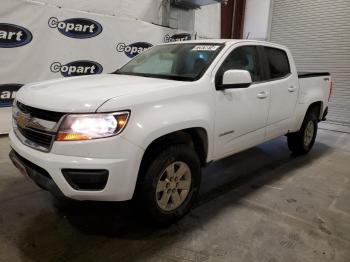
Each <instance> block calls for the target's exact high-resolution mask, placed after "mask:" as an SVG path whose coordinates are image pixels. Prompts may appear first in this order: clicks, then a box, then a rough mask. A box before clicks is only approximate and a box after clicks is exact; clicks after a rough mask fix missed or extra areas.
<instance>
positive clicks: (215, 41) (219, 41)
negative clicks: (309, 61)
mask: <svg viewBox="0 0 350 262" xmlns="http://www.w3.org/2000/svg"><path fill="white" fill-rule="evenodd" d="M241 42H244V43H253V44H261V45H266V46H273V47H279V48H282V49H285V48H286V47H284V46H282V45H279V44H275V43H272V42H267V41H260V40H251V39H197V40H186V41H181V42H177V41H174V42H169V43H164V44H179V43H182V44H185V43H187V44H196V43H202V44H205V43H208V44H230V45H231V44H236V43H241Z"/></svg>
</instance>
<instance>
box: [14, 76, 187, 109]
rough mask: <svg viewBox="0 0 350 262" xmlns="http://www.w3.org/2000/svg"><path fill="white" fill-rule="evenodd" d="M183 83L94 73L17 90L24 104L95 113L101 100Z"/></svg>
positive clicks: (104, 100)
mask: <svg viewBox="0 0 350 262" xmlns="http://www.w3.org/2000/svg"><path fill="white" fill-rule="evenodd" d="M182 84H186V82H180V81H174V80H167V79H157V78H148V77H139V76H129V75H114V74H109V75H107V74H105V75H94V76H82V77H73V78H64V79H57V80H50V81H45V82H39V83H35V84H30V85H25V86H24V87H22V88H21V89H20V91H19V92H18V93H17V99H18V101H20V102H22V103H23V104H25V105H28V106H32V107H36V108H40V109H45V110H50V111H57V112H65V113H71V112H80V113H85V112H95V111H96V110H97V109H98V108H99V107H100V106H101V105H102V104H103V103H104V102H106V101H107V100H109V99H112V98H118V97H122V96H126V95H132V94H138V95H139V94H142V93H146V92H147V93H149V92H154V91H157V90H159V89H164V88H169V87H172V86H179V85H182Z"/></svg>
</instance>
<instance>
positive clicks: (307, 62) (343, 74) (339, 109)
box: [270, 0, 350, 125]
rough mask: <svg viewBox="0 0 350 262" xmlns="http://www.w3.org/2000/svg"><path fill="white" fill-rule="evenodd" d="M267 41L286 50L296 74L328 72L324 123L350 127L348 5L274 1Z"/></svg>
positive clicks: (318, 0) (305, 0)
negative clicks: (330, 88) (328, 93)
mask: <svg viewBox="0 0 350 262" xmlns="http://www.w3.org/2000/svg"><path fill="white" fill-rule="evenodd" d="M270 39H271V41H272V42H276V43H279V44H283V45H286V46H288V47H289V48H290V49H291V51H292V53H293V55H294V58H295V60H296V64H297V67H298V71H329V72H331V74H332V76H333V80H334V92H333V97H332V99H331V101H330V105H329V115H328V117H327V118H328V120H329V121H332V122H337V123H342V124H346V125H350V1H349V0H333V1H324V0H296V1H289V0H274V1H273V10H272V24H271V34H270Z"/></svg>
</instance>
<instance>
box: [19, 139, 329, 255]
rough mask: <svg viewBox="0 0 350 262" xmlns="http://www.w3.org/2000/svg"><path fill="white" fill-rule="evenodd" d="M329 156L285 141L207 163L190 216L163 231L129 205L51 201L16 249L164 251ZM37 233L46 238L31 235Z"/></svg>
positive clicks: (26, 252)
mask: <svg viewBox="0 0 350 262" xmlns="http://www.w3.org/2000/svg"><path fill="white" fill-rule="evenodd" d="M331 150H332V148H330V147H329V146H327V145H325V144H322V143H316V144H315V147H314V148H313V150H312V151H311V152H310V154H308V155H305V156H301V157H296V156H293V155H291V154H290V152H289V151H288V148H287V146H286V142H285V139H284V138H279V139H276V140H273V141H271V142H269V143H265V144H263V145H261V146H259V147H255V148H252V149H249V150H246V151H244V152H241V153H239V154H236V155H234V156H231V157H228V158H226V159H223V160H220V161H217V162H215V163H212V164H211V165H209V166H208V167H206V168H204V169H203V178H202V188H201V192H200V196H199V199H198V201H197V203H196V205H195V207H194V211H192V212H191V213H190V214H189V215H188V216H187V217H185V218H184V219H183V220H181V221H179V222H178V223H176V224H174V225H172V226H170V227H168V228H156V227H154V226H150V225H149V224H148V223H146V222H145V219H144V217H143V216H142V214H139V213H138V212H136V211H135V210H133V209H132V208H130V205H129V204H128V203H122V204H118V203H95V202H88V203H76V202H74V203H69V204H67V203H62V202H57V201H54V205H55V207H56V209H55V210H56V212H54V213H52V212H51V213H50V212H49V211H48V213H45V212H44V213H42V214H38V216H36V217H35V219H33V221H32V223H30V224H29V225H28V226H27V227H26V228H25V229H24V231H23V232H22V234H21V238H20V241H19V243H18V245H19V248H20V249H21V251H22V252H23V255H25V257H29V258H31V259H33V260H35V261H38V260H42V259H44V260H45V261H52V260H60V261H65V260H69V259H71V258H73V257H76V258H77V257H79V260H80V259H83V258H84V259H85V255H83V254H84V253H86V252H87V254H88V253H89V252H90V253H91V252H92V249H93V250H94V251H93V254H95V255H97V254H100V255H101V254H103V257H106V258H107V257H108V258H110V255H111V254H113V256H112V257H113V258H114V261H119V260H118V259H123V257H124V258H125V255H127V254H129V257H138V256H139V255H140V254H142V253H145V252H146V253H147V254H148V252H150V251H149V250H150V249H156V250H159V249H162V248H165V247H166V246H167V243H171V241H172V240H173V239H174V238H178V237H181V235H182V234H183V232H186V231H190V230H193V228H195V227H196V225H198V224H200V225H202V226H203V225H204V226H205V224H206V223H207V222H208V221H209V220H211V219H212V218H214V217H215V214H217V213H218V212H220V210H221V209H224V208H225V207H226V206H225V205H227V203H229V205H231V206H232V205H235V203H238V202H239V201H240V200H242V199H244V198H245V197H247V196H249V194H251V193H254V192H256V191H258V190H261V188H262V187H264V186H266V185H271V184H274V183H278V181H279V180H280V179H282V178H286V176H292V174H293V172H297V170H298V169H299V168H302V167H305V166H307V165H310V164H311V163H312V162H313V161H316V160H318V159H319V158H320V157H322V156H323V155H325V154H327V153H329V152H330V151H331ZM232 192H234V194H232ZM226 196H227V197H229V198H230V199H227V200H225V201H223V202H220V203H217V204H216V205H210V208H211V212H202V211H201V210H203V207H205V206H206V205H208V204H210V203H212V202H213V201H215V200H216V199H218V198H220V197H226ZM225 203H226V204H225ZM213 206H214V207H213ZM194 213H195V214H194ZM38 227H39V228H40V232H45V233H44V234H36V233H35V232H37V230H38ZM169 241H170V242H169ZM30 243H32V244H30ZM33 243H34V244H33ZM50 246H54V249H53V251H49V250H50ZM129 246H132V248H131V247H129ZM55 250H56V251H55ZM146 253H145V255H146V256H147V254H146ZM43 254H45V258H43ZM57 256H58V257H57ZM100 258H101V257H100ZM88 260H89V259H88ZM90 260H93V259H91V258H90ZM102 260H103V259H102ZM102 260H101V261H102ZM106 260H108V261H109V260H110V259H106ZM123 261H125V260H123Z"/></svg>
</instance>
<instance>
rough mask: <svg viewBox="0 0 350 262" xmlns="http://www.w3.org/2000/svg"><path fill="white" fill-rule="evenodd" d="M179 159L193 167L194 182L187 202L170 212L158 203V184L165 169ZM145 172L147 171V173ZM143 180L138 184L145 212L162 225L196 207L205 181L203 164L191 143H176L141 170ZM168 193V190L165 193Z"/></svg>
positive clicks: (138, 201)
mask: <svg viewBox="0 0 350 262" xmlns="http://www.w3.org/2000/svg"><path fill="white" fill-rule="evenodd" d="M179 161H181V162H183V163H185V164H186V165H187V167H188V168H189V170H190V173H189V174H190V176H191V185H190V190H188V194H187V196H186V197H184V198H183V199H184V200H183V202H182V203H181V205H180V206H179V207H177V208H176V209H174V210H171V211H166V210H164V209H162V208H161V207H160V205H159V204H158V202H157V197H158V195H157V194H159V193H157V192H156V191H157V184H158V181H159V180H160V179H161V177H162V176H164V172H165V169H166V168H167V167H168V166H169V165H172V164H173V163H178V162H179ZM143 171H144V172H143ZM141 175H142V177H141V178H140V179H141V182H140V183H139V185H138V187H137V192H136V201H137V205H138V207H139V208H141V210H142V212H145V213H146V214H147V215H148V218H149V221H150V222H151V223H152V224H155V225H158V226H165V225H169V224H171V223H173V222H175V221H177V220H179V219H180V218H181V217H183V216H184V215H185V214H186V213H188V212H189V211H190V209H191V207H192V206H193V204H194V202H195V200H196V198H197V196H198V192H199V187H200V182H201V165H200V161H199V158H198V156H197V154H196V152H195V151H194V150H193V149H192V148H191V147H190V146H187V145H173V146H170V147H168V148H166V149H164V150H162V151H161V152H160V153H159V154H158V155H156V156H155V157H154V158H153V161H151V162H150V164H149V165H148V166H146V167H145V170H141ZM163 194H165V192H164V193H163Z"/></svg>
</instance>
